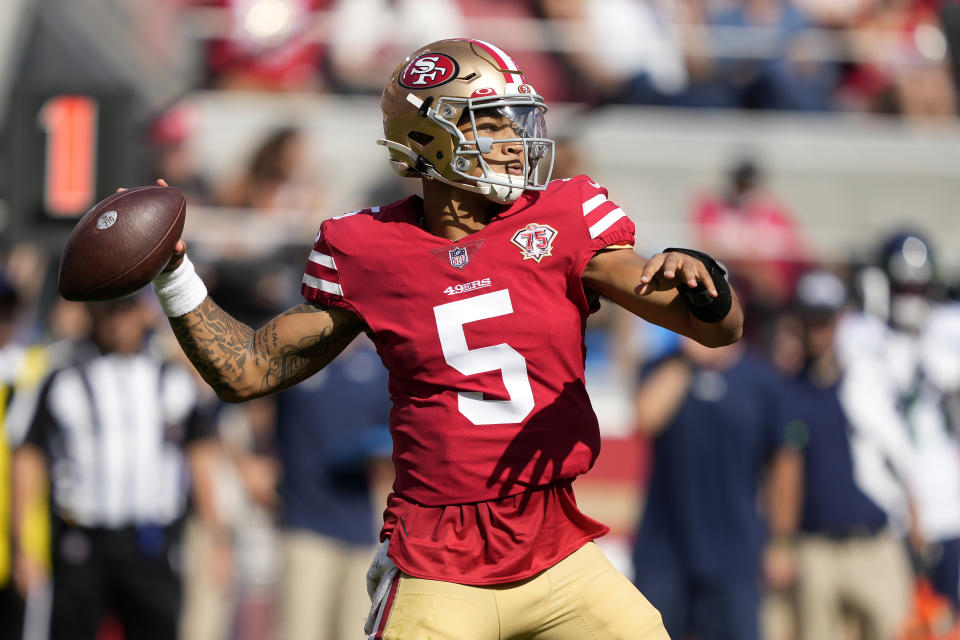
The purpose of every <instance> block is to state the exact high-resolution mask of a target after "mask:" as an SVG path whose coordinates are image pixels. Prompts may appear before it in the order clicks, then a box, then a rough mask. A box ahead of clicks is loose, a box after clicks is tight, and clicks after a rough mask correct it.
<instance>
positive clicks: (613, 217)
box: [590, 207, 627, 239]
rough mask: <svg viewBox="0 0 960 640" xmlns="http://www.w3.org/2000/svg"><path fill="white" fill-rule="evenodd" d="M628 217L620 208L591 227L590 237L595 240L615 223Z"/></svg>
mask: <svg viewBox="0 0 960 640" xmlns="http://www.w3.org/2000/svg"><path fill="white" fill-rule="evenodd" d="M626 216H627V214H626V212H625V211H624V210H623V209H621V208H620V207H617V208H616V209H614V210H613V211H611V212H610V213H608V214H607V215H605V216H603V217H602V218H600V220H599V221H597V222H595V223H594V224H592V225H591V226H590V237H591V238H594V239H595V238H596V237H597V236H599V235H600V234H601V233H603V232H604V231H606V230H607V229H609V228H610V227H612V226H613V223H614V222H616V221H617V220H619V219H620V218H625V217H626Z"/></svg>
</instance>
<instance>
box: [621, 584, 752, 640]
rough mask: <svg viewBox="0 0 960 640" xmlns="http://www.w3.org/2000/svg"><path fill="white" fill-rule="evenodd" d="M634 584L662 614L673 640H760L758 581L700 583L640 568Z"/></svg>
mask: <svg viewBox="0 0 960 640" xmlns="http://www.w3.org/2000/svg"><path fill="white" fill-rule="evenodd" d="M634 583H635V584H636V585H637V588H638V589H640V592H641V593H643V595H644V596H646V598H647V600H649V601H650V603H651V604H653V606H655V607H656V608H657V609H658V610H659V611H660V614H661V615H662V616H663V624H664V626H665V627H666V628H667V633H669V634H670V637H671V638H675V639H677V640H682V639H683V638H684V637H685V636H686V635H688V634H693V635H695V636H696V637H697V639H698V640H759V637H760V630H759V609H760V593H759V589H758V586H757V582H756V580H746V579H731V580H726V581H723V582H720V581H707V580H697V579H695V578H693V577H691V576H688V575H685V574H684V573H683V572H680V571H671V570H664V569H660V568H658V569H653V570H650V569H646V570H645V569H644V568H643V567H638V569H637V577H636V579H635V580H634Z"/></svg>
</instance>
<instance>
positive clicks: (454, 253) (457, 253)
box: [448, 247, 470, 269]
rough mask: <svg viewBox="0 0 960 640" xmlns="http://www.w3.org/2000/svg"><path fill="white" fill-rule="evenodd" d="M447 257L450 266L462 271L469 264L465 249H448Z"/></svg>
mask: <svg viewBox="0 0 960 640" xmlns="http://www.w3.org/2000/svg"><path fill="white" fill-rule="evenodd" d="M448 255H449V256H450V266H451V267H456V268H457V269H463V268H464V267H465V266H467V263H468V262H470V256H468V255H467V248H466V247H454V248H453V249H450V251H449V252H448Z"/></svg>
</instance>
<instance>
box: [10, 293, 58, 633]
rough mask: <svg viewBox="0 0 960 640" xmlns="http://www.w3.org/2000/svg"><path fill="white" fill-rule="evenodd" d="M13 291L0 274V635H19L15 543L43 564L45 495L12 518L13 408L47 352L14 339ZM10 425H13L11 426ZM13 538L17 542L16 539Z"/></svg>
mask: <svg viewBox="0 0 960 640" xmlns="http://www.w3.org/2000/svg"><path fill="white" fill-rule="evenodd" d="M18 309H19V304H18V295H17V292H16V290H15V289H14V288H13V287H12V286H11V284H10V283H9V282H8V281H7V280H6V278H5V277H4V276H3V275H0V637H2V638H20V637H22V634H23V623H24V608H25V602H24V598H23V597H22V596H21V594H20V593H19V592H18V590H17V587H16V584H15V580H14V571H15V569H16V568H15V566H14V549H15V547H17V546H19V547H22V548H23V549H24V553H25V554H28V555H29V556H30V565H31V566H38V567H40V568H42V569H46V568H47V566H48V564H49V560H48V556H49V552H48V549H47V546H48V544H49V541H48V540H47V537H48V536H47V528H48V527H49V524H48V522H47V518H46V500H44V499H43V497H42V496H38V498H37V499H36V500H35V501H34V502H33V503H32V504H30V505H27V506H26V509H27V511H28V513H27V514H26V517H25V518H24V521H23V523H22V526H20V527H14V526H13V522H12V518H11V504H10V502H11V497H12V485H11V481H10V480H11V477H12V471H11V450H10V442H11V440H12V439H13V438H14V437H15V435H16V434H14V433H11V432H10V431H11V428H10V425H11V412H13V413H16V412H17V411H16V409H15V408H14V407H15V406H16V407H19V406H21V405H22V404H23V403H22V402H21V398H22V397H23V396H24V395H26V396H29V395H31V394H32V393H33V392H34V390H35V389H36V386H37V385H38V384H39V383H40V381H41V379H42V378H43V375H44V374H45V373H46V367H47V353H46V350H45V349H44V348H43V347H41V346H32V347H28V346H24V345H22V344H18V343H17V342H16V341H15V340H14V325H15V322H16V319H17V315H18ZM14 430H16V429H15V427H14ZM15 541H17V544H16V545H15V544H14V542H15Z"/></svg>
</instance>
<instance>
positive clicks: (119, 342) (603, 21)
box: [0, 0, 960, 640]
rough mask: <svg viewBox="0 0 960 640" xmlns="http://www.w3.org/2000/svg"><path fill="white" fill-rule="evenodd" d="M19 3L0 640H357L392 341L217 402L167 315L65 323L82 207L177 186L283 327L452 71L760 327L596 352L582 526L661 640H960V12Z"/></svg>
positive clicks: (384, 454) (3, 280)
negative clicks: (411, 109)
mask: <svg viewBox="0 0 960 640" xmlns="http://www.w3.org/2000/svg"><path fill="white" fill-rule="evenodd" d="M0 5H2V6H0V145H2V146H0V152H2V155H0V376H2V379H0V420H2V422H0V424H2V427H0V429H2V434H3V438H2V439H0V587H2V590H0V638H11V639H12V638H20V637H23V638H27V639H29V640H40V639H42V638H46V637H48V634H49V635H50V636H51V637H55V638H59V637H66V638H78V637H91V638H92V637H97V638H101V639H103V640H115V639H118V638H128V639H131V640H135V639H136V638H140V637H143V638H152V637H160V638H170V637H174V635H175V634H176V633H178V632H179V635H180V637H182V638H184V639H186V640H224V639H235V640H242V639H246V638H257V639H262V638H278V640H279V639H287V638H291V639H292V638H297V639H302V638H331V639H332V638H338V639H339V638H353V637H359V635H360V627H361V625H362V620H363V618H364V617H365V615H366V607H367V606H368V601H367V596H366V593H365V589H364V583H363V575H364V572H365V568H366V565H367V564H368V562H369V559H370V557H371V555H372V552H373V548H374V544H375V537H376V532H377V530H378V528H379V524H380V511H381V509H382V505H383V499H384V496H385V495H386V493H387V492H388V491H389V487H390V483H391V481H392V478H391V473H392V472H391V471H390V468H391V467H390V462H389V457H390V451H391V444H390V437H389V433H388V431H387V427H386V424H387V421H388V413H389V405H388V397H387V393H386V382H385V372H384V371H383V369H382V367H381V365H380V363H379V360H378V358H377V357H376V354H375V352H374V351H373V350H372V346H371V345H370V344H369V343H368V342H367V341H366V340H364V339H361V340H358V342H357V344H355V345H354V346H352V347H351V349H350V350H349V351H348V352H346V353H344V354H343V355H342V356H340V357H339V358H338V359H337V360H336V361H335V363H334V364H333V365H332V366H331V367H328V368H327V369H326V370H325V371H323V372H321V373H320V374H318V375H316V376H314V377H313V378H311V379H310V380H308V381H307V382H305V383H303V384H301V385H299V386H298V387H296V388H295V389H293V390H290V391H288V392H285V393H283V394H280V395H278V396H276V397H272V398H267V399H263V400H258V401H255V402H250V403H247V404H244V405H230V406H227V405H221V404H219V403H218V402H217V401H216V399H215V398H214V397H212V394H211V393H210V392H209V391H208V390H207V389H206V388H205V387H204V386H203V385H202V383H199V382H198V379H197V378H196V377H192V376H191V375H190V373H189V370H188V369H187V367H186V366H185V364H184V362H183V361H182V360H181V359H180V358H181V357H180V356H179V355H178V353H179V351H178V349H177V347H176V344H175V342H174V341H173V337H172V335H171V333H170V330H169V327H168V326H167V324H166V322H165V320H164V319H163V318H162V315H161V314H160V313H159V310H158V308H157V306H156V303H155V300H154V299H153V298H152V296H151V295H149V294H145V295H142V296H137V297H135V298H132V299H129V300H123V301H118V302H114V303H110V304H105V305H92V306H85V305H82V304H79V303H68V302H66V301H63V300H61V299H60V298H59V297H58V295H57V291H56V281H57V264H58V258H59V253H60V249H61V248H62V246H63V242H64V240H65V238H66V235H67V233H68V232H69V230H70V228H71V227H72V225H73V223H74V222H75V221H76V220H77V219H78V217H79V216H80V215H82V214H83V212H84V211H86V210H87V209H88V208H89V207H90V206H91V205H92V204H93V203H94V202H96V201H98V200H100V199H102V198H103V197H105V196H107V195H108V194H110V193H112V192H113V190H114V189H115V188H116V187H118V186H121V185H126V186H132V185H137V184H151V183H152V182H153V181H154V179H155V178H157V177H163V178H165V179H166V180H167V182H168V183H170V184H171V185H173V186H176V187H178V188H180V189H182V190H183V191H184V192H185V193H186V194H187V198H188V217H187V225H186V231H185V236H184V237H185V239H186V240H187V241H188V243H189V246H190V253H191V256H192V257H193V261H194V262H195V263H197V265H198V269H200V270H201V272H202V274H203V276H204V279H205V281H206V282H207V285H208V287H209V289H210V291H211V294H212V295H213V297H214V298H215V299H216V300H217V301H218V302H219V303H220V304H221V305H222V306H223V307H224V308H225V309H226V310H227V311H229V312H230V313H232V314H234V315H235V316H236V317H237V318H239V319H241V320H243V321H245V322H247V323H249V324H252V325H253V326H259V325H260V324H261V323H263V322H264V321H266V320H267V319H269V318H270V317H271V316H272V315H274V314H275V313H277V312H278V311H281V310H283V309H285V308H287V307H288V306H290V305H291V304H295V303H296V302H297V300H298V297H299V282H300V278H301V274H302V269H303V264H304V260H305V259H306V256H307V254H308V253H309V249H310V246H311V243H312V241H313V237H314V233H315V232H316V229H317V228H318V226H319V223H320V222H321V221H322V220H323V219H325V218H327V217H330V216H332V215H336V214H339V213H343V212H346V211H351V210H355V209H357V208H361V207H367V206H372V205H375V204H383V203H386V202H389V201H392V200H394V199H397V198H400V197H404V196H406V195H408V194H409V193H411V192H412V191H413V190H415V189H416V187H417V184H416V183H415V182H414V181H407V183H404V182H403V181H400V180H398V179H396V178H395V176H394V174H393V173H392V171H391V170H390V168H389V166H388V163H387V162H386V155H385V154H384V152H383V150H382V149H381V148H378V147H377V146H376V145H375V144H374V141H375V139H376V138H378V137H379V136H380V131H379V128H380V116H379V107H378V103H377V98H378V96H379V93H380V91H381V90H382V88H383V84H384V83H385V81H386V79H387V78H388V77H389V74H390V71H391V70H392V69H393V67H395V66H396V64H397V63H398V62H400V61H401V60H402V58H403V57H404V56H405V55H406V54H407V53H409V52H411V51H413V50H415V49H416V48H418V47H419V46H421V45H422V44H424V43H427V42H430V41H432V40H436V39H439V38H443V37H455V36H469V37H474V38H479V39H484V40H489V41H491V42H495V43H497V44H498V45H499V46H501V47H502V48H503V49H505V50H506V51H508V52H510V53H511V54H512V55H513V57H514V58H515V59H516V60H517V62H518V63H519V66H520V67H521V68H522V69H523V71H524V72H525V73H526V76H527V79H528V81H529V82H530V83H531V84H533V86H534V87H535V88H536V89H537V90H538V92H539V93H540V94H542V95H543V96H544V97H545V98H546V99H547V100H548V104H550V106H551V111H550V113H549V115H548V125H549V127H550V128H551V131H550V133H551V135H552V137H554V138H555V139H557V140H558V145H557V157H556V162H555V171H554V177H557V178H560V177H568V176H573V175H577V174H581V173H586V174H588V175H590V176H591V177H592V178H594V179H595V180H597V181H598V182H599V183H601V184H603V185H604V186H606V187H607V188H608V189H609V191H610V195H611V199H613V200H615V201H616V202H617V203H618V204H619V205H620V206H622V207H623V209H624V210H626V211H627V212H628V213H629V214H630V215H631V217H632V218H633V220H634V221H635V223H636V225H637V240H638V245H637V250H638V252H640V253H642V254H651V253H655V252H658V251H660V250H662V249H663V248H664V247H667V246H694V247H696V248H698V249H701V250H703V251H706V252H709V253H711V254H712V255H714V256H715V257H717V258H718V259H720V260H722V262H723V263H724V265H725V266H726V267H727V269H728V271H729V273H730V277H731V280H732V281H733V282H734V284H735V286H736V288H737V291H738V292H739V295H740V296H741V301H742V302H743V304H744V306H745V309H746V313H747V315H746V318H747V326H746V333H745V339H744V340H743V341H742V342H741V343H740V344H738V345H735V346H732V347H726V348H723V349H717V350H706V349H700V348H697V347H696V346H695V345H693V344H690V343H688V342H686V341H683V340H680V339H678V338H677V337H676V336H674V335H672V334H669V333H667V332H665V331H661V330H659V329H658V328H656V327H653V326H650V325H647V324H645V323H643V322H641V321H639V320H637V319H635V318H633V317H632V316H628V315H626V314H621V313H618V311H617V310H615V309H613V308H606V307H605V308H603V309H601V311H600V312H599V313H598V314H596V315H595V316H593V317H592V318H591V322H590V325H589V327H588V335H587V345H588V352H587V383H588V387H589V390H590V393H591V398H592V401H593V403H594V405H595V408H596V409H597V412H598V414H599V416H600V423H601V430H602V433H603V437H604V441H605V443H604V449H603V453H602V454H601V456H600V458H599V460H598V462H597V465H596V467H595V469H594V470H593V471H592V472H591V473H590V474H588V475H587V476H586V477H584V478H582V479H581V480H580V481H578V485H577V486H578V498H579V501H580V504H581V507H582V508H583V509H584V510H585V511H586V512H587V513H589V514H590V515H592V516H595V517H597V518H598V519H600V520H601V521H604V522H606V523H608V524H609V525H611V527H612V533H611V534H610V535H609V536H607V537H606V538H605V539H603V540H601V543H602V546H603V548H604V550H605V551H606V553H607V554H608V555H609V556H610V557H611V558H612V559H613V560H614V562H615V564H617V565H618V566H619V567H620V568H621V569H622V570H623V571H624V572H625V573H626V574H627V575H628V576H630V577H631V578H633V579H634V580H635V582H636V583H637V584H638V586H640V588H641V590H642V591H643V592H644V593H645V594H646V595H647V597H648V598H649V599H650V600H651V601H652V602H653V604H654V605H656V606H657V607H658V608H659V609H660V610H661V611H662V612H663V614H664V618H665V621H666V623H667V628H668V630H669V631H670V633H671V637H674V638H678V639H682V638H699V639H702V640H710V639H712V638H717V639H720V638H724V639H728V638H729V639H737V640H739V639H745V640H750V639H752V638H768V639H771V640H787V639H790V638H797V639H800V638H803V639H816V640H829V639H830V638H850V639H854V638H862V639H864V640H868V639H873V638H877V639H881V638H896V639H898V640H907V639H914V638H916V639H921V638H941V637H942V638H948V637H950V638H960V630H958V629H960V627H958V625H957V623H956V620H957V612H958V601H960V597H958V589H960V433H958V432H960V392H958V390H960V302H958V299H960V222H958V220H960V215H958V211H957V207H958V205H957V203H958V202H960V121H958V119H957V115H958V114H957V96H958V88H960V74H958V70H960V3H958V2H956V1H954V0H4V2H3V3H0ZM51 575H53V580H52V582H51V580H50V576H51ZM51 584H52V585H53V586H52V587H51ZM59 590H63V591H59ZM56 593H61V594H72V595H71V598H70V600H71V601H72V602H73V603H74V604H73V608H72V609H71V610H66V611H60V612H57V611H54V615H53V616H52V617H51V613H50V612H51V608H53V609H54V610H55V609H56V608H57V606H58V605H56V604H54V605H51V601H52V602H55V603H56V602H63V601H64V598H63V597H61V598H59V600H58V598H56V597H55V594H56ZM51 594H54V596H53V597H52V596H51ZM58 615H59V619H60V620H61V622H60V623H58V622H57V620H58ZM50 620H53V622H52V623H51V622H50ZM63 620H68V621H70V623H69V625H68V628H66V629H64V628H63V626H62V621H63ZM58 624H60V625H61V626H60V627H59V628H58Z"/></svg>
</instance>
